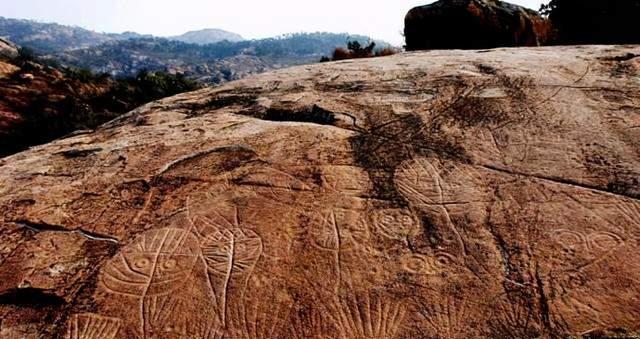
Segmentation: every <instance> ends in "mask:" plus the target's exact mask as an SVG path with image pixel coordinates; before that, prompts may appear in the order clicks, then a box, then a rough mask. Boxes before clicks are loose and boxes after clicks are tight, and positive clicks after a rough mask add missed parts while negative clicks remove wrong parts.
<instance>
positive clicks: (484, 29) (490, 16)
mask: <svg viewBox="0 0 640 339" xmlns="http://www.w3.org/2000/svg"><path fill="white" fill-rule="evenodd" d="M549 28H550V25H549V23H548V21H547V20H546V19H545V18H543V17H541V16H540V15H539V14H538V13H537V12H536V11H533V10H530V9H527V8H524V7H520V6H517V5H513V4H510V3H507V2H503V1H498V0H440V1H437V2H435V3H433V4H430V5H426V6H420V7H415V8H413V9H412V10H410V11H409V13H408V14H407V16H406V17H405V29H404V33H405V39H406V49H407V50H410V51H413V50H426V49H483V48H495V47H516V46H539V45H541V44H543V43H544V42H545V41H546V39H547V36H548V35H549Z"/></svg>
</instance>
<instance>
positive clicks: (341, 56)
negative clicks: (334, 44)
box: [320, 41, 398, 62]
mask: <svg viewBox="0 0 640 339" xmlns="http://www.w3.org/2000/svg"><path fill="white" fill-rule="evenodd" d="M396 53H398V51H397V50H396V49H394V48H392V47H384V48H381V49H377V50H376V43H375V42H369V43H368V44H367V45H366V46H364V47H363V46H362V44H360V42H358V41H348V42H347V48H346V49H345V48H343V47H338V48H336V49H335V50H334V51H333V55H332V57H331V58H329V57H326V56H324V57H322V59H320V62H326V61H339V60H347V59H360V58H372V57H383V56H389V55H393V54H396Z"/></svg>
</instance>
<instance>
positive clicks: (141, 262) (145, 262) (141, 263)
mask: <svg viewBox="0 0 640 339" xmlns="http://www.w3.org/2000/svg"><path fill="white" fill-rule="evenodd" d="M149 264H151V262H150V261H149V259H147V258H140V259H138V260H136V261H135V262H134V263H133V266H134V267H135V268H137V269H143V268H147V267H149Z"/></svg>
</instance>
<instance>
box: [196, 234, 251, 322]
mask: <svg viewBox="0 0 640 339" xmlns="http://www.w3.org/2000/svg"><path fill="white" fill-rule="evenodd" d="M202 254H203V256H204V260H205V263H206V265H207V271H208V273H209V278H210V280H211V286H213V289H214V292H215V294H216V297H218V300H220V306H219V307H220V314H221V315H222V322H223V323H224V322H225V318H226V314H227V303H228V300H227V299H228V295H229V291H230V289H231V286H232V284H233V283H236V284H239V287H238V288H239V289H240V294H241V295H242V294H243V293H244V289H245V288H246V284H247V282H248V280H249V278H250V277H251V273H252V272H253V269H254V268H255V266H256V264H257V263H258V259H260V255H261V254H262V238H260V236H258V235H257V234H256V233H255V232H254V231H252V230H248V229H246V230H241V229H239V228H236V229H234V230H219V231H217V232H214V233H212V234H209V235H207V236H206V237H205V238H204V239H203V240H202Z"/></svg>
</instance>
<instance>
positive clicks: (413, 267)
mask: <svg viewBox="0 0 640 339" xmlns="http://www.w3.org/2000/svg"><path fill="white" fill-rule="evenodd" d="M400 261H401V263H402V268H403V269H404V270H405V271H407V272H409V273H412V274H433V273H434V272H433V267H432V264H431V260H430V258H429V257H428V256H426V255H422V254H410V255H406V256H404V257H402V258H401V259H400Z"/></svg>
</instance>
